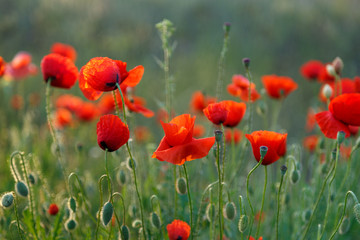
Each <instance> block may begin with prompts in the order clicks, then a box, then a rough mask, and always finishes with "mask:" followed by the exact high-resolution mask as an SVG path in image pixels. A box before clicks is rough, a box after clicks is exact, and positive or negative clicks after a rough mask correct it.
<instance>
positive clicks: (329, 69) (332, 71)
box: [326, 64, 336, 77]
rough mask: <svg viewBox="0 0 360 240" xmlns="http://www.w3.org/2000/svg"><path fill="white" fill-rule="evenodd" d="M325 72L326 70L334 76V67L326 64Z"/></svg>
mask: <svg viewBox="0 0 360 240" xmlns="http://www.w3.org/2000/svg"><path fill="white" fill-rule="evenodd" d="M326 72H327V73H328V74H329V75H330V76H333V77H335V76H336V72H335V68H334V66H333V65H331V64H328V65H326Z"/></svg>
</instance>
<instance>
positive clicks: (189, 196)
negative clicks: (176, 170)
mask: <svg viewBox="0 0 360 240" xmlns="http://www.w3.org/2000/svg"><path fill="white" fill-rule="evenodd" d="M183 167H184V172H185V178H186V188H187V192H188V198H189V210H190V229H192V228H193V214H192V203H191V195H190V188H189V179H188V174H187V171H186V164H185V163H184V164H183ZM190 231H191V230H190ZM190 234H191V233H190ZM193 238H194V234H191V239H193Z"/></svg>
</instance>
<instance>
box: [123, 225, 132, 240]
mask: <svg viewBox="0 0 360 240" xmlns="http://www.w3.org/2000/svg"><path fill="white" fill-rule="evenodd" d="M121 233H122V236H123V238H124V239H123V240H129V239H130V230H129V228H128V227H127V226H126V225H122V226H121Z"/></svg>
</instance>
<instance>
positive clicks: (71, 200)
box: [68, 197, 76, 212]
mask: <svg viewBox="0 0 360 240" xmlns="http://www.w3.org/2000/svg"><path fill="white" fill-rule="evenodd" d="M68 208H69V209H71V210H72V211H73V212H76V200H75V198H74V197H70V198H69V201H68Z"/></svg>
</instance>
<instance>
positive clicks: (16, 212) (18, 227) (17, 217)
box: [13, 193, 24, 240]
mask: <svg viewBox="0 0 360 240" xmlns="http://www.w3.org/2000/svg"><path fill="white" fill-rule="evenodd" d="M13 195H14V198H15V201H14V209H15V216H16V223H17V229H18V232H19V235H20V237H21V240H23V239H24V238H23V235H22V233H21V228H20V220H19V213H18V209H17V197H16V194H15V193H13Z"/></svg>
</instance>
